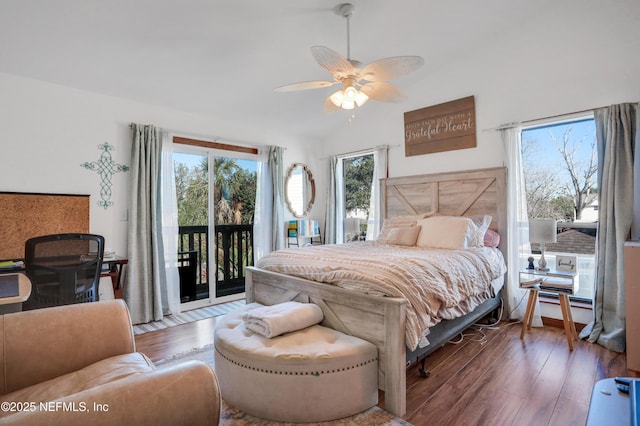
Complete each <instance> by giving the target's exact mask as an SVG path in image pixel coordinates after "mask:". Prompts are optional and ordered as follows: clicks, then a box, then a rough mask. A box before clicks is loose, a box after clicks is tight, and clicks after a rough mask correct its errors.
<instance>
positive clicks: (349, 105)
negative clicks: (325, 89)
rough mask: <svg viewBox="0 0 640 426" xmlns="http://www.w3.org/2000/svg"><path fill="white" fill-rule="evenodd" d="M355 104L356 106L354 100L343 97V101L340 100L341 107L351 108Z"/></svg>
mask: <svg viewBox="0 0 640 426" xmlns="http://www.w3.org/2000/svg"><path fill="white" fill-rule="evenodd" d="M355 106H356V103H355V101H349V100H347V99H345V100H344V102H342V109H353V108H355Z"/></svg>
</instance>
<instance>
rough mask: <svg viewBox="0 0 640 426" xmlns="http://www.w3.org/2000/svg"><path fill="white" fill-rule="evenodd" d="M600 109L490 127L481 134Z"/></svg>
mask: <svg viewBox="0 0 640 426" xmlns="http://www.w3.org/2000/svg"><path fill="white" fill-rule="evenodd" d="M600 108H605V107H597V108H589V109H583V110H581V111H574V112H568V113H565V114H556V115H550V116H547V117H540V118H532V119H529V120H522V121H514V122H512V123H506V124H503V125H500V126H498V127H492V128H489V129H483V132H491V131H495V130H504V129H509V128H511V127H515V126H519V125H522V124H532V123H538V122H543V121H546V120H551V119H553V118H569V117H571V116H574V115H579V114H585V113H587V112H594V111H596V110H598V109H600Z"/></svg>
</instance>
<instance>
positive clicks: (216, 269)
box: [174, 146, 257, 309]
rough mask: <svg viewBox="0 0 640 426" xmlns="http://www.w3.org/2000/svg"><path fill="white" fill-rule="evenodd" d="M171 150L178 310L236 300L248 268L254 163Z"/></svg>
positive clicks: (214, 153) (221, 154)
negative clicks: (176, 250)
mask: <svg viewBox="0 0 640 426" xmlns="http://www.w3.org/2000/svg"><path fill="white" fill-rule="evenodd" d="M229 154H230V152H227V151H223V150H214V149H203V148H198V147H186V146H179V147H178V146H176V148H175V150H174V168H175V176H176V198H177V202H178V224H179V240H178V270H179V273H180V299H181V302H182V303H183V309H190V308H192V307H199V306H204V305H208V304H213V303H218V302H223V301H226V300H231V299H234V298H239V297H240V295H242V294H243V293H244V276H245V268H246V267H247V266H248V265H252V264H253V214H254V206H255V195H256V183H257V182H256V180H257V173H256V170H257V161H256V159H255V157H254V158H248V157H250V156H245V155H243V154H242V153H231V154H233V155H231V156H230V155H229Z"/></svg>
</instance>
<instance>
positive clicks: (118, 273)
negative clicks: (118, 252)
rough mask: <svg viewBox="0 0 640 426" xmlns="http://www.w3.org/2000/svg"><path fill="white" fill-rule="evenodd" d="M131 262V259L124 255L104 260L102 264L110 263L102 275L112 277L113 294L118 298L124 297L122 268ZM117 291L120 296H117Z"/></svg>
mask: <svg viewBox="0 0 640 426" xmlns="http://www.w3.org/2000/svg"><path fill="white" fill-rule="evenodd" d="M127 264H129V259H125V258H122V257H115V258H109V259H103V260H102V266H103V268H104V265H108V269H106V270H103V271H102V273H101V274H100V276H101V277H111V284H112V285H113V294H114V296H115V297H116V299H121V298H122V268H123V267H124V265H127ZM116 293H117V294H118V296H116Z"/></svg>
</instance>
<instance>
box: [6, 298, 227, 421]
mask: <svg viewBox="0 0 640 426" xmlns="http://www.w3.org/2000/svg"><path fill="white" fill-rule="evenodd" d="M0 404H1V407H2V409H1V410H0V424H16V425H21V424H24V425H39V424H65V425H87V424H91V425H122V424H140V425H142V424H145V425H147V424H148V425H151V424H152V425H177V424H185V425H188V424H198V425H206V424H211V425H215V424H218V421H219V415H220V392H219V388H218V382H217V379H216V376H215V374H214V372H213V371H212V370H211V368H210V367H209V366H208V365H206V364H205V363H203V362H199V361H188V362H185V363H182V364H180V365H178V366H174V367H166V368H157V367H155V366H154V365H153V363H152V362H151V361H150V360H149V358H147V357H146V356H145V355H144V354H141V353H138V352H136V351H135V341H134V338H133V330H132V327H131V320H130V318H129V312H128V310H127V307H126V305H125V303H124V302H123V301H122V300H110V301H104V302H94V303H83V304H76V305H68V306H60V307H54V308H45V309H38V310H33V311H25V312H17V313H12V314H6V315H0Z"/></svg>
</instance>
